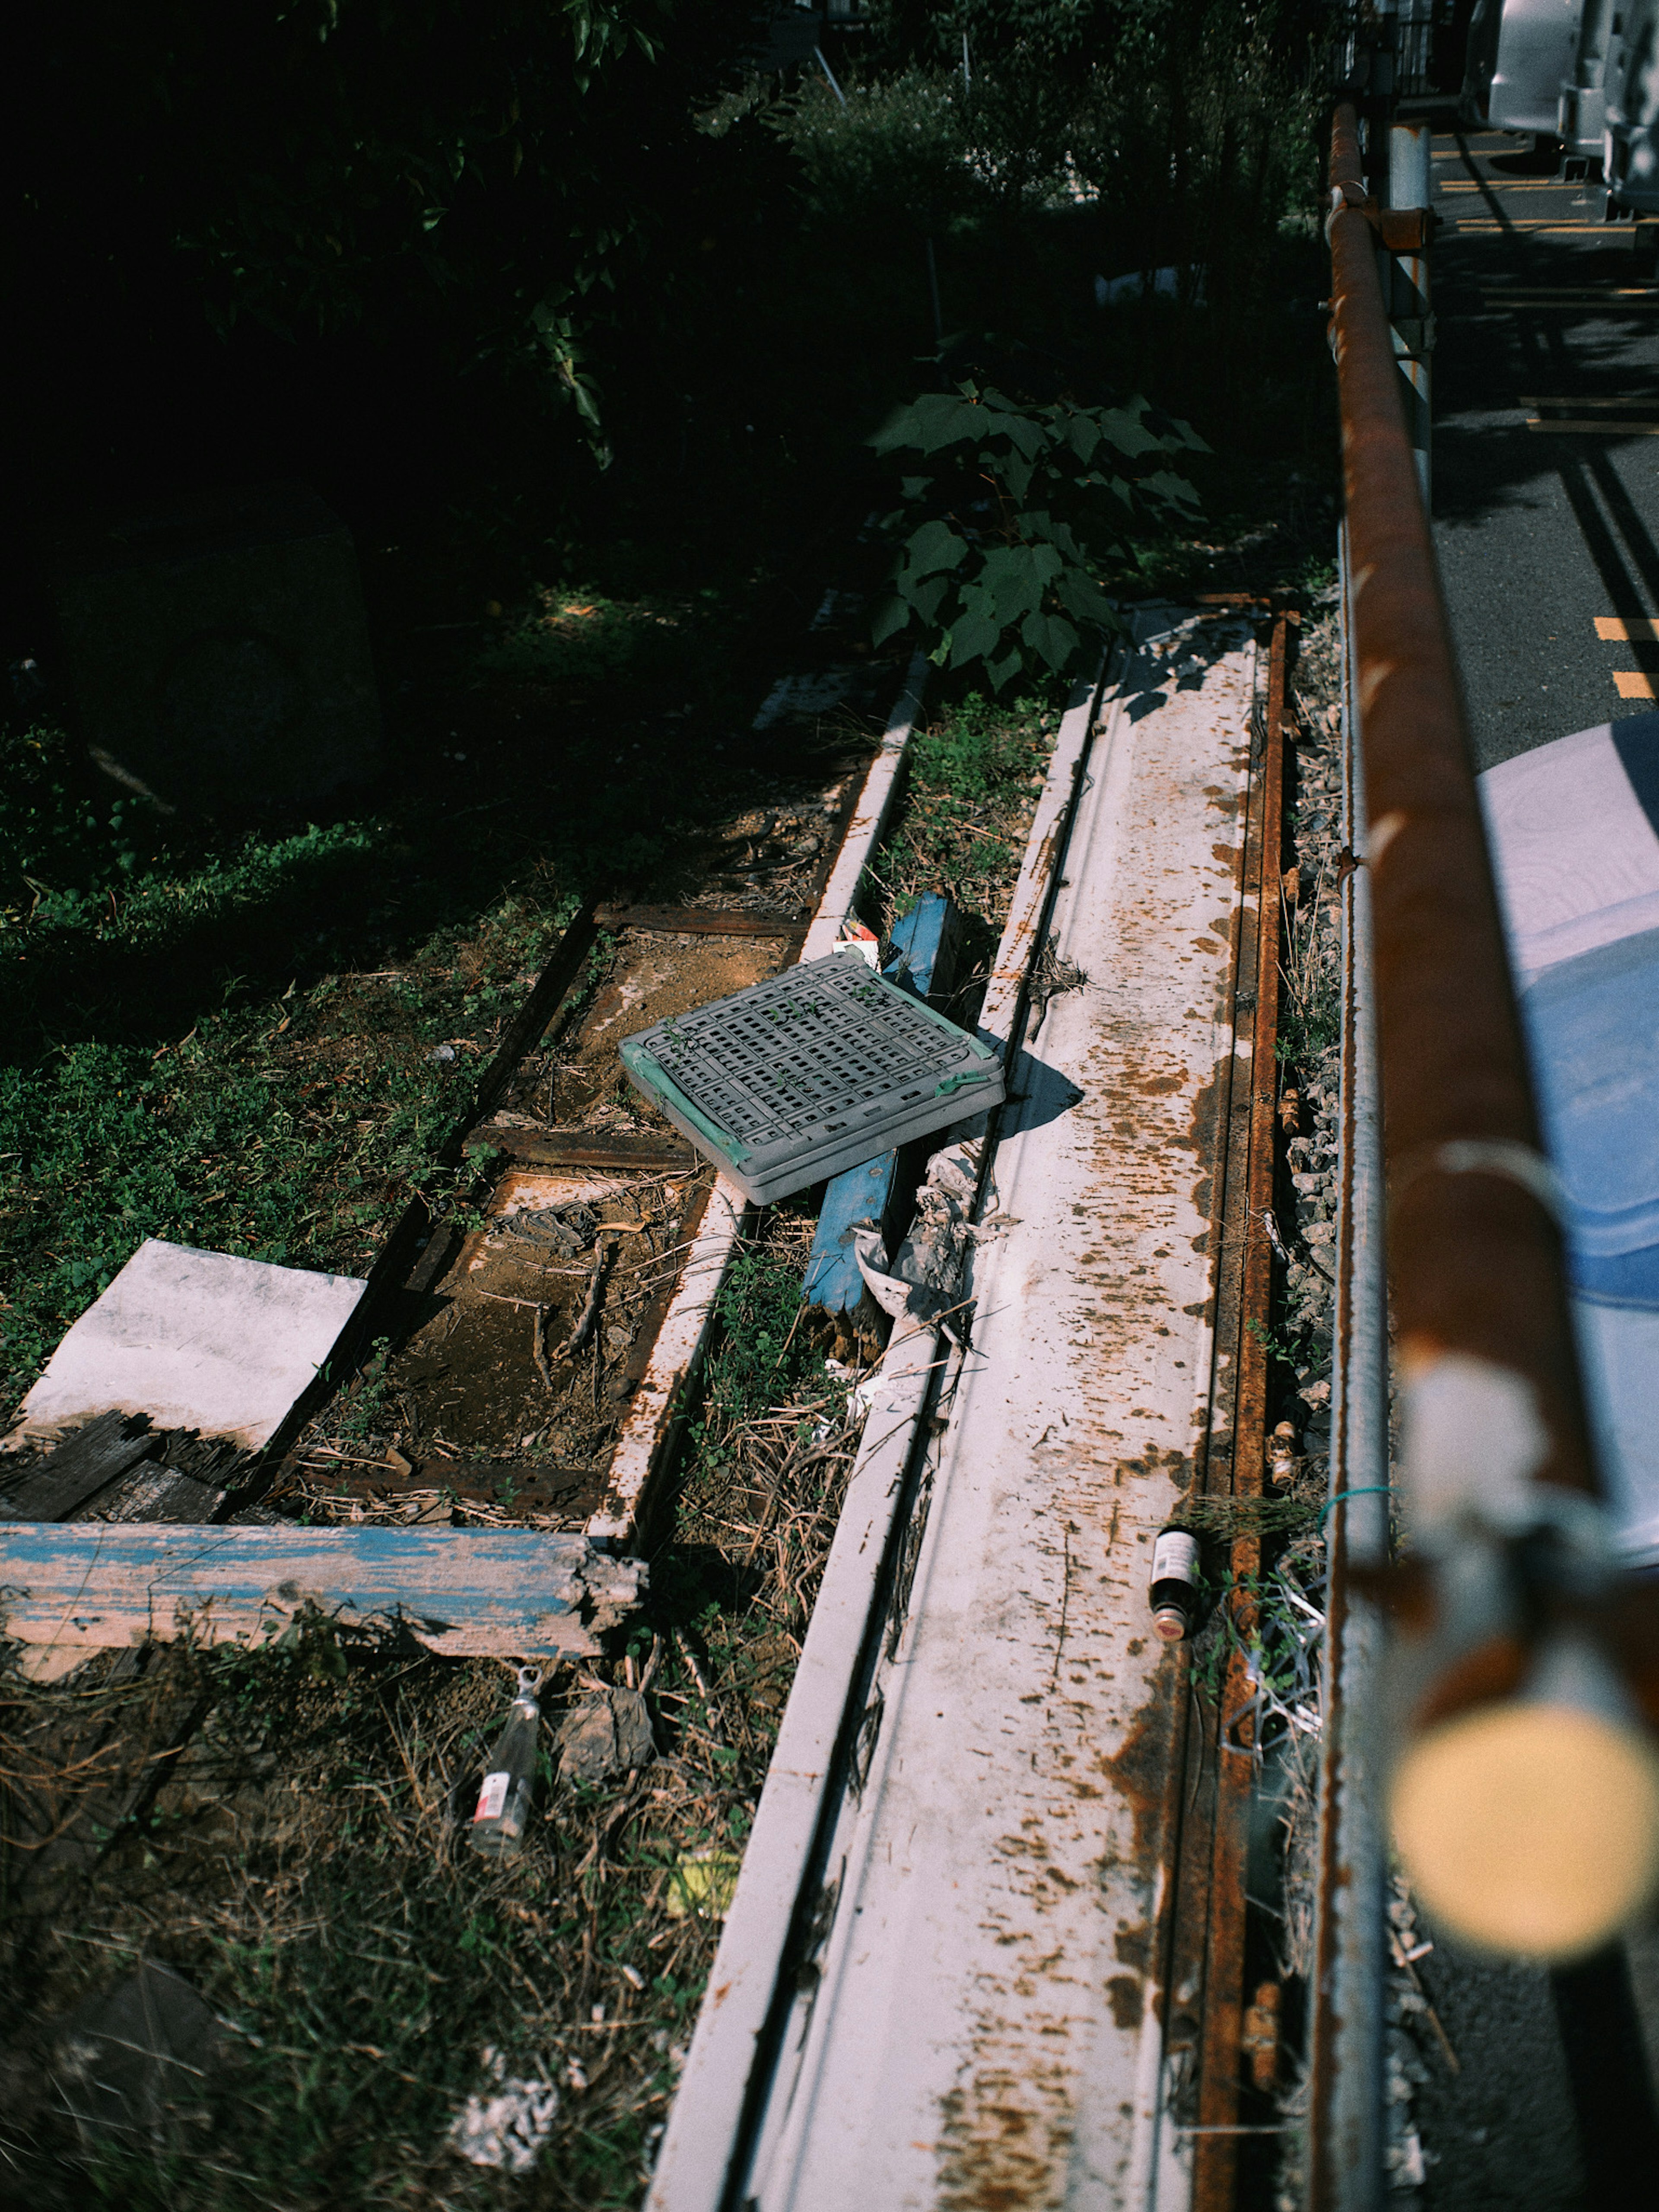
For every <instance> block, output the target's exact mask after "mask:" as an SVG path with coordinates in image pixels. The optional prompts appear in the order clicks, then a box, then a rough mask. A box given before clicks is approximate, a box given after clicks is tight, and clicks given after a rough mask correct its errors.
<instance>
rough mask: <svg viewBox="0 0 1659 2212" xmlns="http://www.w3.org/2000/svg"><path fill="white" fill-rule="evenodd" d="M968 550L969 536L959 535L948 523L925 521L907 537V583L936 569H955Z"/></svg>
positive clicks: (905, 545)
mask: <svg viewBox="0 0 1659 2212" xmlns="http://www.w3.org/2000/svg"><path fill="white" fill-rule="evenodd" d="M967 550H968V541H967V539H966V538H958V537H957V533H956V532H955V531H954V530H952V529H951V526H950V524H949V523H948V522H937V521H935V522H924V523H923V524H922V526H921V529H920V530H918V531H916V532H914V534H913V535H912V536H911V537H909V538H907V539H906V540H905V544H904V577H903V582H904V583H907V584H909V583H916V582H918V581H920V580H921V578H922V577H923V576H931V575H932V574H933V571H934V570H935V569H936V568H957V567H958V566H959V565H960V563H961V562H962V560H963V556H964V555H965V554H966V553H967Z"/></svg>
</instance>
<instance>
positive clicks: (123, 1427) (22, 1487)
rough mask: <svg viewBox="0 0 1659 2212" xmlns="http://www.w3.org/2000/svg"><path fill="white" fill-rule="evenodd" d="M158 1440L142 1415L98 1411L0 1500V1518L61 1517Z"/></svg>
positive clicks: (52, 1518)
mask: <svg viewBox="0 0 1659 2212" xmlns="http://www.w3.org/2000/svg"><path fill="white" fill-rule="evenodd" d="M160 1442H161V1439H160V1437H158V1436H157V1435H156V1434H155V1431H154V1430H153V1429H152V1428H151V1427H150V1425H149V1422H148V1421H147V1420H145V1419H144V1418H143V1415H142V1414H139V1415H137V1416H134V1415H132V1414H129V1413H122V1412H120V1411H119V1410H118V1409H117V1410H116V1411H114V1412H112V1413H100V1414H99V1415H98V1416H97V1417H96V1419H93V1420H90V1421H88V1423H87V1425H86V1426H85V1427H84V1428H82V1429H77V1430H76V1432H75V1434H74V1435H73V1436H70V1437H65V1438H64V1442H63V1443H61V1444H59V1445H58V1448H57V1449H56V1450H55V1451H51V1452H48V1453H47V1454H46V1457H45V1458H44V1459H43V1460H42V1461H41V1462H40V1464H39V1465H38V1466H37V1467H36V1468H35V1469H34V1470H33V1474H29V1475H28V1476H27V1477H26V1479H25V1480H23V1481H22V1482H21V1483H20V1484H19V1485H18V1486H17V1488H16V1489H15V1491H13V1492H12V1493H11V1494H10V1496H9V1498H6V1499H5V1500H4V1502H3V1503H0V1516H3V1517H4V1518H5V1519H7V1520H14V1519H15V1520H19V1521H61V1520H62V1519H63V1517H64V1515H65V1514H66V1513H73V1512H74V1510H75V1509H76V1506H77V1505H83V1504H85V1503H86V1501H87V1499H88V1498H93V1497H95V1496H96V1494H97V1493H98V1492H99V1491H100V1490H102V1489H103V1488H104V1487H105V1486H106V1484H108V1483H112V1482H113V1481H114V1480H115V1479H116V1477H117V1476H118V1475H121V1474H125V1473H126V1471H127V1469H128V1468H130V1467H134V1466H136V1465H137V1462H139V1461H140V1460H141V1459H144V1458H147V1457H148V1456H149V1454H150V1453H151V1452H153V1451H154V1450H155V1448H156V1446H157V1444H158V1443H160Z"/></svg>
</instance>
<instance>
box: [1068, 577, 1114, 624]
mask: <svg viewBox="0 0 1659 2212" xmlns="http://www.w3.org/2000/svg"><path fill="white" fill-rule="evenodd" d="M1054 597H1055V598H1056V599H1058V600H1059V601H1060V605H1061V606H1063V607H1064V608H1065V610H1066V613H1067V614H1069V615H1075V616H1076V617H1077V619H1078V620H1079V622H1093V623H1103V625H1104V626H1105V628H1106V629H1121V626H1122V625H1121V620H1120V617H1119V616H1118V612H1117V610H1116V608H1115V607H1114V605H1112V603H1111V601H1110V600H1109V599H1108V598H1107V596H1106V594H1105V592H1103V591H1102V590H1101V588H1100V586H1099V585H1098V584H1097V583H1096V582H1095V581H1094V580H1093V579H1092V578H1091V577H1089V576H1086V575H1085V574H1084V573H1083V572H1082V570H1081V569H1079V568H1073V569H1072V570H1070V571H1069V572H1068V573H1067V574H1066V575H1064V576H1062V577H1060V580H1059V581H1058V582H1057V583H1056V584H1055V586H1054Z"/></svg>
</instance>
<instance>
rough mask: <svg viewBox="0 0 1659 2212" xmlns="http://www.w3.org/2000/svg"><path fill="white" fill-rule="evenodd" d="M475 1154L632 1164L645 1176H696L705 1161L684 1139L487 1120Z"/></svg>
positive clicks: (561, 1164)
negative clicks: (523, 1126) (539, 1126)
mask: <svg viewBox="0 0 1659 2212" xmlns="http://www.w3.org/2000/svg"><path fill="white" fill-rule="evenodd" d="M466 1149H467V1150H468V1152H486V1151H487V1152H505V1153H506V1154H507V1157H508V1158H509V1159H514V1160H528V1161H530V1162H531V1163H532V1164H533V1165H535V1166H537V1167H546V1168H632V1169H634V1170H636V1171H637V1172H638V1173H640V1174H641V1175H658V1174H662V1175H690V1174H691V1173H692V1172H693V1171H694V1170H696V1168H698V1167H700V1166H701V1165H702V1162H701V1161H700V1160H699V1159H698V1158H697V1156H696V1153H695V1152H693V1151H692V1149H691V1147H690V1145H683V1144H681V1143H680V1141H679V1140H678V1138H674V1137H658V1136H652V1135H649V1134H647V1135H645V1136H638V1137H636V1136H628V1135H624V1134H623V1133H621V1132H620V1131H619V1132H617V1134H615V1135H614V1136H613V1135H611V1134H609V1133H607V1132H606V1131H605V1130H604V1129H568V1128H557V1127H548V1128H545V1129H520V1128H514V1127H510V1126H508V1125H507V1123H505V1122H501V1121H483V1122H481V1123H480V1124H479V1125H478V1127H477V1128H476V1129H473V1130H472V1131H471V1132H470V1133H469V1134H468V1136H467V1139H466Z"/></svg>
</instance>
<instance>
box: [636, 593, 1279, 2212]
mask: <svg viewBox="0 0 1659 2212" xmlns="http://www.w3.org/2000/svg"><path fill="white" fill-rule="evenodd" d="M1209 636H1210V639H1211V640H1212V639H1213V638H1214V636H1215V630H1214V629H1213V628H1212V629H1211V630H1210V634H1209ZM1234 640H1235V649H1232V650H1229V651H1226V652H1225V653H1219V654H1218V652H1217V650H1216V647H1215V646H1214V644H1212V643H1211V642H1210V641H1209V640H1203V639H1196V638H1194V639H1188V640H1187V641H1185V644H1184V646H1183V649H1182V652H1181V653H1180V655H1179V656H1178V658H1177V659H1176V663H1175V665H1171V662H1170V659H1164V660H1163V661H1162V662H1161V663H1158V664H1157V665H1148V663H1147V661H1146V660H1145V659H1143V660H1142V662H1141V663H1140V665H1139V667H1137V668H1133V669H1132V670H1131V671H1130V672H1129V680H1128V681H1127V683H1126V684H1124V685H1123V686H1121V690H1120V695H1119V696H1118V698H1117V699H1116V701H1115V703H1114V705H1113V707H1112V708H1111V710H1110V714H1109V724H1108V727H1107V729H1106V730H1105V732H1103V736H1102V737H1101V738H1097V741H1096V745H1095V750H1094V753H1093V756H1092V757H1091V761H1090V763H1089V774H1090V775H1091V778H1092V783H1091V788H1090V789H1089V790H1088V791H1087V793H1085V798H1084V800H1083V805H1082V808H1081V810H1080V812H1079V819H1078V822H1077V825H1076V828H1075V829H1074V831H1073V836H1072V840H1071V842H1070V846H1069V848H1068V850H1067V854H1066V864H1065V865H1066V879H1065V882H1064V884H1063V885H1062V889H1061V891H1060V899H1059V902H1058V903H1057V906H1056V908H1055V912H1054V931H1055V934H1056V936H1057V939H1058V943H1057V945H1056V950H1057V951H1058V952H1059V953H1060V956H1061V957H1066V958H1070V959H1072V960H1074V961H1076V962H1077V963H1078V964H1079V967H1080V968H1081V969H1083V971H1084V973H1085V976H1086V977H1087V979H1088V980H1087V981H1086V983H1085V985H1084V987H1082V988H1080V989H1078V990H1075V991H1070V992H1067V993H1066V994H1064V995H1063V996H1060V997H1057V998H1055V999H1054V1000H1052V1001H1051V1003H1050V1005H1049V1007H1048V1013H1047V1016H1046V1018H1045V1019H1044V1021H1043V1023H1042V1027H1041V1029H1040V1030H1039V1031H1038V1033H1037V1036H1036V1041H1035V1043H1034V1044H1033V1046H1032V1047H1031V1048H1030V1050H1029V1051H1026V1052H1024V1053H1023V1054H1022V1055H1021V1056H1020V1059H1019V1061H1018V1066H1017V1069H1016V1079H1015V1084H1014V1086H1013V1091H1014V1095H1015V1097H1016V1100H1017V1103H1013V1104H1012V1106H1011V1108H1010V1109H1006V1110H1005V1113H1004V1116H1003V1120H1002V1134H1001V1136H1000V1141H999V1144H998V1148H997V1152H996V1156H995V1162H994V1175H995V1179H996V1188H997V1198H998V1204H999V1209H1000V1212H999V1218H1000V1219H1002V1220H1004V1221H1005V1222H1006V1224H1007V1227H1006V1234H1005V1235H1004V1236H1003V1237H1001V1238H1000V1239H999V1240H998V1241H996V1242H995V1243H991V1244H989V1245H987V1246H986V1247H985V1248H984V1249H983V1251H982V1253H981V1260H980V1262H979V1264H978V1266H977V1267H976V1271H975V1293H976V1298H977V1320H976V1322H975V1348H974V1353H973V1356H972V1358H970V1359H969V1361H968V1362H967V1363H966V1364H965V1366H964V1369H963V1373H962V1375H961V1376H960V1379H959V1381H958V1383H957V1388H956V1389H955V1392H954V1394H953V1395H952V1396H951V1398H949V1399H948V1400H946V1401H945V1403H944V1405H943V1406H942V1407H941V1411H942V1413H945V1415H946V1416H947V1418H948V1425H947V1426H946V1427H945V1431H944V1433H943V1435H942V1436H941V1437H939V1440H938V1443H937V1445H936V1449H935V1457H934V1459H933V1462H932V1465H931V1470H930V1476H929V1477H928V1478H925V1479H924V1488H923V1493H922V1497H921V1501H920V1503H919V1505H918V1508H917V1517H918V1519H919V1520H920V1521H921V1528H920V1529H919V1530H918V1531H917V1534H919V1537H920V1542H919V1547H918V1549H917V1551H916V1553H915V1569H914V1579H913V1580H911V1581H910V1583H909V1585H908V1592H905V1593H904V1594H903V1595H902V1596H901V1598H900V1600H899V1602H898V1607H897V1612H898V1618H897V1619H896V1621H895V1622H894V1624H893V1626H892V1629H891V1631H890V1633H889V1635H888V1636H887V1637H885V1638H884V1639H883V1642H882V1644H881V1646H880V1651H879V1656H878V1660H877V1662H876V1665H875V1669H874V1674H873V1677H872V1682H871V1686H870V1689H869V1692H868V1695H867V1699H866V1703H865V1708H864V1723H863V1727H862V1729H861V1730H860V1743H859V1752H858V1755H857V1758H856V1760H855V1771H854V1776H853V1778H852V1780H851V1783H850V1784H849V1787H848V1791H847V1794H846V1796H844V1797H843V1799H842V1802H841V1806H840V1809H839V1813H838V1814H837V1815H836V1817H835V1818H834V1820H833V1824H832V1826H830V1828H829V1831H828V1832H827V1834H826V1837H825V1842H824V1847H823V1859H822V1863H823V1866H824V1869H825V1873H824V1878H823V1888H822V1891H821V1893H820V1895H819V1898H818V1900H817V1910H816V1912H815V1914H814V1916H813V1927H814V1930H815V1933H816V1931H817V1930H819V1929H821V1930H822V1934H821V1937H820V1938H819V1940H818V1941H817V1944H816V1948H815V1949H814V1952H813V1955H812V1957H811V1964H810V1967H808V1968H807V1969H805V1970H804V1971H803V1972H800V1974H799V1977H798V1979H797V1984H796V1987H797V1990H798V1994H797V1995H796V1996H795V1997H794V2000H793V2009H792V2011H791V2014H790V2016H789V2018H788V2020H787V2023H786V2024H785V2025H784V2027H783V2028H782V2031H781V2035H780V2037H779V2039H778V2054H779V2055H778V2058H777V2063H776V2066H775V2071H774V2073H773V2075H772V2077H771V2079H770V2081H769V2083H768V2085H767V2092H766V2094H765V2100H764V2110H763V2112H762V2113H761V2115H760V2117H759V2122H758V2126H757V2135H756V2139H755V2142H754V2145H753V2149H752V2154H749V2155H746V2156H745V2157H744V2160H743V2163H742V2165H741V2166H739V2167H738V2169H737V2170H733V2171H732V2172H730V2174H729V2177H728V2179H727V2181H726V2192H725V2193H724V2194H723V2195H722V2197H721V2198H720V2201H721V2202H732V2203H744V2204H747V2205H750V2206H751V2207H753V2208H755V2212H845V2208H846V2207H848V2205H854V2206H865V2205H867V2206H870V2207H872V2208H880V2212H945V2208H961V2207H963V2206H966V2205H992V2204H995V2205H1010V2206H1012V2205H1021V2206H1026V2205H1029V2206H1032V2207H1036V2206H1042V2207H1048V2208H1060V2207H1063V2208H1066V2212H1108V2208H1112V2212H1121V2208H1127V2207H1133V2208H1135V2212H1178V2208H1180V2207H1182V2206H1184V2204H1185V2203H1186V2202H1187V2199H1188V2194H1189V2181H1188V2166H1189V2160H1188V2155H1187V2150H1186V2139H1185V2138H1183V2137H1182V2136H1179V2134H1178V2133H1177V2132H1176V2130H1174V2129H1173V2128H1172V2126H1171V2125H1170V2121H1169V2118H1168V2114H1167V2111H1166V2093H1167V2092H1166V2082H1165V2067H1164V2041H1163V2029H1162V2026H1161V2019H1160V2015H1161V2013H1162V2010H1163V2008H1164V1992H1163V1991H1162V1990H1161V1989H1160V1987H1159V1985H1158V1959H1159V1957H1160V1956H1161V1946H1160V1942H1159V1939H1158V1929H1159V1926H1160V1921H1161V1916H1162V1913H1163V1911H1164V1902H1165V1895H1166V1875H1165V1869H1166V1866H1167V1863H1168V1857H1169V1853H1170V1849H1171V1848H1172V1839H1171V1838H1166V1837H1164V1835H1163V1834H1162V1832H1161V1813H1160V1809H1159V1808H1161V1805H1162V1802H1163V1801H1162V1790H1163V1788H1164V1771H1165V1766H1166V1764H1167V1760H1168V1759H1169V1758H1170V1755H1171V1748H1170V1729H1171V1704H1172V1695H1171V1684H1172V1681H1173V1679H1174V1677H1173V1675H1172V1674H1171V1671H1170V1670H1171V1669H1172V1668H1174V1667H1175V1665H1176V1662H1175V1661H1174V1660H1173V1659H1171V1658H1170V1657H1169V1656H1167V1655H1166V1651H1165V1649H1164V1647H1163V1646H1161V1645H1160V1644H1159V1643H1158V1639H1157V1638H1156V1637H1155V1636H1154V1634H1153V1633H1152V1629H1151V1624H1150V1621H1149V1619H1148V1616H1147V1611H1146V1566H1147V1560H1148V1557H1149V1547H1150V1543H1151V1539H1152V1534H1154V1532H1155V1531H1156V1529H1157V1528H1158V1525H1159V1523H1160V1522H1161V1521H1162V1519H1163V1518H1164V1516H1165V1515H1166V1514H1167V1512H1168V1510H1169V1509H1170V1505H1171V1504H1172V1503H1173V1501H1174V1499H1175V1498H1176V1496H1177V1495H1178V1494H1179V1492H1180V1491H1181V1489H1182V1486H1183V1484H1184V1482H1185V1481H1186V1480H1187V1479H1188V1474H1189V1473H1190V1470H1191V1468H1192V1465H1193V1456H1194V1450H1195V1448H1196V1446H1197V1443H1198V1442H1199V1439H1200V1436H1201V1434H1202V1432H1203V1430H1204V1427H1205V1425H1206V1422H1207V1419H1208V1415H1209V1389H1210V1372H1211V1358H1212V1325H1211V1319H1210V1309H1211V1290H1212V1284H1211V1267H1212V1261H1211V1256H1210V1253H1209V1250H1208V1243H1209V1236H1210V1218H1209V1204H1210V1192H1209V1168H1210V1159H1209V1157H1208V1144H1209V1141H1210V1139H1209V1138H1208V1136H1207V1131H1208V1128H1209V1107H1210V1101H1211V1099H1212V1094H1213V1086H1214V1085H1215V1082H1216V1078H1217V1074H1218V1070H1219V1069H1220V1067H1221V1066H1223V1064H1224V1063H1225V1061H1226V1060H1227V1059H1228V1057H1229V1056H1230V1055H1231V1054H1233V1052H1234V1050H1235V1042H1236V1041H1235V1038H1234V1035H1233V1030H1232V1026H1231V1007H1230V1004H1229V996H1230V994H1229V984H1230V975H1231V940H1232V936H1233V931H1234V924H1235V921H1236V915H1237V853H1238V847H1239V841H1240V838H1241V836H1242V833H1243V795H1244V787H1245V769H1246V759H1247V754H1248V745H1249V737H1248V732H1249V714H1250V708H1251V702H1252V691H1253V679H1254V654H1253V652H1252V650H1251V649H1250V648H1249V646H1248V644H1244V643H1240V642H1237V633H1235V634H1234ZM1243 1049H1245V1050H1248V1044H1247V1043H1246V1044H1245V1045H1244V1047H1243ZM912 1526H913V1528H915V1522H913V1523H912ZM764 1811H765V1807H764V1803H763V1815H764ZM739 1894H740V1895H741V1891H740V1893H739ZM727 1994H728V1992H727V1990H726V1987H725V1985H724V1984H723V1981H722V1977H721V1973H720V1966H719V1965H718V1963H717V1966H716V1971H715V1975H714V1980H713V1982H712V1983H711V1985H710V1990H709V1993H708V1999H707V2000H706V2003H705V2025H703V2026H700V2027H699V2039H700V2040H701V2039H703V2037H704V2034H705V2026H706V2023H707V2021H708V2016H709V2015H710V2014H711V2013H713V2012H717V2011H718V2009H719V2008H720V2007H721V2006H722V2005H723V2004H724V2002H725V2001H726V1996H727ZM688 2075H690V2068H689V2067H688ZM696 2118H697V2116H696V2114H695V2113H693V2112H690V2111H688V2112H685V2113H684V2114H682V2113H681V2112H678V2111H677V2112H676V2114H675V2116H674V2119H673V2122H672V2123H671V2136H672V2135H673V2134H674V2133H675V2131H676V2130H680V2131H681V2132H682V2133H683V2134H684V2136H687V2137H689V2136H690V2134H691V2133H693V2132H694V2131H695V2128H696ZM694 2148H695V2146H694V2145H692V2144H690V2142H688V2144H687V2149H688V2153H689V2152H690V2151H691V2150H693V2149H694ZM699 2164H700V2161H699V2160H697V2159H696V2158H695V2157H693V2156H690V2155H688V2156H687V2158H686V2159H685V2160H684V2174H685V2177H686V2179H687V2180H688V2183H690V2181H691V2180H692V2179H694V2176H695V2172H696V2168H697V2167H698V2166H699ZM680 2181H681V2171H680V2169H678V2168H677V2167H676V2166H674V2165H673V2164H672V2162H671V2161H670V2160H667V2159H666V2158H665V2162H664V2170H662V2171H659V2178H658V2181H657V2184H656V2185H655V2187H654V2188H653V2193H652V2197H651V2203H652V2206H653V2212H682V2207H684V2212H693V2208H694V2207H696V2208H698V2212H701V2208H702V2206H703V2204H704V2203H705V2201H706V2200H705V2197H704V2195H703V2194H702V2191H701V2190H700V2189H699V2188H698V2187H696V2186H692V2185H688V2186H687V2187H686V2188H685V2189H684V2191H683V2190H682V2188H681V2186H680Z"/></svg>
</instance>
